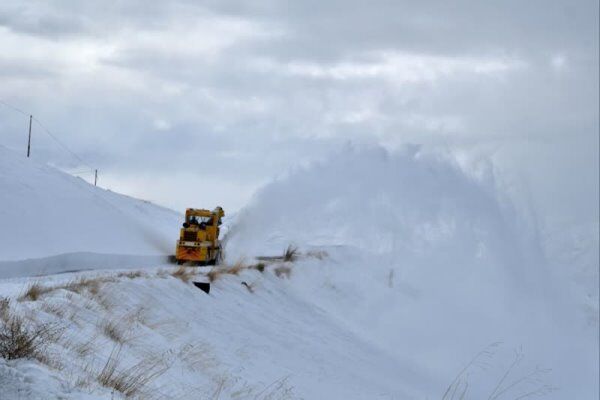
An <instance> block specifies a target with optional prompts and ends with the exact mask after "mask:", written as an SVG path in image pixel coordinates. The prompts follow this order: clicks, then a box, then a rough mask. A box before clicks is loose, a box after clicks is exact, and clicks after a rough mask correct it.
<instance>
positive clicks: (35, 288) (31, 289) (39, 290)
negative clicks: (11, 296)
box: [18, 282, 56, 301]
mask: <svg viewBox="0 0 600 400" xmlns="http://www.w3.org/2000/svg"><path fill="white" fill-rule="evenodd" d="M55 289H56V288H55V287H50V286H43V285H41V284H39V283H38V282H34V283H32V284H30V285H29V286H28V287H27V289H26V290H25V293H23V294H22V295H21V296H19V298H18V300H19V301H26V300H31V301H36V300H38V299H39V298H40V297H42V296H43V295H44V294H46V293H49V292H51V291H53V290H55Z"/></svg>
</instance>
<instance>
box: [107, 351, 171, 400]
mask: <svg viewBox="0 0 600 400" xmlns="http://www.w3.org/2000/svg"><path fill="white" fill-rule="evenodd" d="M120 353H121V346H115V347H114V348H113V350H112V352H111V353H110V356H109V357H108V359H107V361H106V363H105V364H104V367H103V368H102V370H101V371H100V372H99V373H98V374H97V377H96V379H97V380H98V382H99V383H100V384H101V385H102V386H104V387H107V388H109V389H114V390H116V391H118V392H120V393H122V394H123V395H124V396H125V397H140V398H148V397H149V396H150V395H151V391H150V388H149V383H150V382H151V381H152V380H154V379H156V378H157V377H159V376H160V375H162V374H164V373H165V372H166V371H167V370H168V369H169V366H168V365H167V364H165V363H164V362H163V361H162V360H161V359H160V358H152V359H144V360H141V361H140V362H138V363H137V364H135V365H133V366H132V367H129V368H125V369H123V368H120V364H121V358H120Z"/></svg>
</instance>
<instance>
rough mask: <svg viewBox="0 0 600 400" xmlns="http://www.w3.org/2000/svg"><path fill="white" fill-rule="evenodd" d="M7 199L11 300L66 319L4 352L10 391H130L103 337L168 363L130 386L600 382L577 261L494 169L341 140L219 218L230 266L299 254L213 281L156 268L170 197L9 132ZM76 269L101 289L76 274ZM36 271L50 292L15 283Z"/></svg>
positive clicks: (173, 223)
mask: <svg viewBox="0 0 600 400" xmlns="http://www.w3.org/2000/svg"><path fill="white" fill-rule="evenodd" d="M0 206H2V207H1V211H0V212H2V214H0V217H1V219H0V221H1V222H2V225H1V226H0V260H4V261H3V262H0V276H2V277H4V279H3V280H0V296H3V297H7V298H9V299H10V311H11V313H13V314H16V315H21V316H27V321H28V323H31V324H36V323H38V324H39V323H44V322H46V323H52V324H57V325H58V326H61V327H62V328H63V329H64V334H63V336H62V337H61V338H60V339H59V340H57V341H56V342H55V343H50V344H48V346H47V347H48V348H47V351H48V353H49V354H50V358H51V359H52V360H53V361H54V362H53V363H50V365H45V364H43V363H40V362H38V361H34V360H11V361H3V360H0V386H1V387H2V391H1V393H0V398H2V399H4V398H7V399H20V398H32V399H47V398H65V399H112V398H120V397H122V395H121V394H120V393H119V392H116V391H113V390H111V389H110V388H106V387H103V386H102V385H101V384H100V383H99V382H98V380H97V379H96V377H97V374H98V371H99V370H101V369H102V367H103V366H104V365H105V364H106V361H107V359H108V358H109V356H110V355H111V352H112V354H113V356H115V355H116V358H118V360H119V365H118V367H119V368H118V369H119V370H121V371H123V370H126V369H127V368H128V367H131V366H133V365H136V364H138V365H141V366H143V368H146V369H152V368H154V369H158V370H160V372H161V374H157V375H156V376H155V377H154V379H152V380H151V381H150V382H149V383H148V385H146V387H144V391H143V392H142V393H138V394H137V397H139V398H167V399H196V398H208V399H214V398H219V399H299V398H304V399H442V398H443V397H444V391H445V390H446V389H447V387H448V386H449V385H451V384H452V382H453V381H454V382H456V385H454V386H453V388H456V391H455V392H454V391H453V392H451V393H450V394H449V396H451V395H454V396H455V397H454V398H456V399H457V398H460V395H461V393H463V392H464V393H465V396H464V399H481V398H495V399H499V400H502V399H514V398H518V397H519V396H523V395H525V394H527V393H530V392H535V391H536V390H538V389H541V391H539V392H538V393H537V394H539V395H540V396H539V397H543V398H549V399H596V398H598V379H597V377H598V358H597V354H598V344H597V335H598V321H597V308H596V314H594V312H593V310H592V311H591V312H590V311H589V310H587V311H585V310H584V309H583V308H582V307H581V298H580V297H577V296H576V295H574V291H573V288H574V287H575V288H578V287H580V286H578V285H579V283H578V282H577V279H582V278H581V274H578V273H573V274H565V273H562V272H561V271H558V270H557V268H559V267H560V265H561V263H563V262H565V260H571V259H572V257H571V258H569V257H568V256H564V255H563V256H560V255H552V254H551V252H547V251H544V250H545V244H546V243H544V242H541V240H540V239H539V235H538V234H537V232H536V231H535V229H534V228H533V227H530V226H529V225H528V224H526V223H524V222H522V221H521V219H520V218H519V215H518V214H517V212H516V211H515V210H514V209H513V207H512V206H511V205H510V202H509V201H508V200H507V199H505V198H504V197H503V196H502V195H501V193H500V192H499V190H498V188H497V185H496V182H495V181H494V177H493V174H491V173H488V174H483V175H479V176H478V177H473V176H471V175H468V174H465V173H464V172H463V170H462V169H461V168H460V167H459V166H458V165H456V164H455V163H454V162H453V161H452V160H450V159H448V158H447V157H440V156H433V155H425V154H423V153H422V152H420V150H419V149H418V148H407V149H404V150H403V151H400V152H396V153H389V152H387V151H385V150H382V149H379V148H370V149H360V150H353V149H344V150H342V151H340V153H338V154H336V155H334V156H333V157H332V158H331V159H329V160H327V161H323V162H321V163H318V164H315V165H312V166H310V167H307V168H303V169H298V170H296V171H293V172H290V173H289V174H287V175H286V176H284V177H282V178H280V179H278V180H276V181H275V182H273V183H271V184H269V185H267V186H266V187H264V188H263V189H262V190H261V191H260V192H259V193H258V194H257V195H256V196H255V198H254V199H253V201H252V202H251V204H249V205H248V206H247V207H246V208H245V209H244V210H242V211H241V212H240V213H239V214H238V215H237V216H236V218H235V220H234V221H231V220H230V221H229V222H228V223H227V225H228V226H226V228H227V229H225V230H224V231H227V234H226V237H225V238H224V242H225V244H226V256H227V260H226V262H227V264H229V265H231V264H232V263H234V262H235V261H237V260H245V262H246V263H247V264H252V263H254V262H255V260H254V257H256V256H264V255H279V254H281V253H282V252H283V250H284V249H285V248H286V247H287V246H288V245H289V244H294V245H296V246H298V248H299V251H300V253H301V254H300V255H299V257H298V258H297V259H296V260H295V261H294V262H287V263H286V262H275V263H273V264H269V265H267V266H266V268H265V271H264V272H262V273H261V272H259V271H257V270H254V269H247V270H242V271H241V272H240V273H239V274H238V275H223V276H222V277H220V278H219V279H217V280H216V281H215V282H213V284H212V287H211V292H210V294H205V293H203V292H202V291H200V290H198V289H197V288H195V287H194V286H193V285H192V284H191V283H190V282H187V283H186V282H182V281H181V280H179V279H177V278H175V277H173V276H172V275H171V274H172V273H173V272H174V271H175V268H174V267H170V266H165V265H162V264H164V258H163V257H164V256H166V255H168V254H170V253H171V252H172V245H173V244H174V240H175V238H176V237H177V229H178V227H179V223H180V218H181V217H180V215H179V214H177V213H175V212H171V211H169V210H165V209H163V208H160V207H157V206H155V205H152V204H149V203H147V202H142V201H139V200H136V199H131V198H129V197H126V196H121V195H117V194H115V193H111V192H107V191H104V190H102V189H99V188H94V187H92V186H90V185H88V184H87V183H85V182H83V181H81V180H79V179H76V178H72V177H70V176H68V175H66V174H63V173H61V172H59V171H57V170H55V169H53V168H50V167H47V166H43V165H39V164H36V163H35V162H33V161H32V160H27V159H24V158H21V157H18V156H16V155H14V154H12V153H11V152H9V151H8V150H6V149H3V148H1V147H0ZM198 206H204V205H198ZM226 211H227V210H226ZM33 226H34V227H36V228H35V229H32V228H31V227H33ZM38 227H39V228H40V230H42V232H43V234H41V235H40V234H39V233H40V231H39V230H38V229H37V228H38ZM90 229H91V232H90V233H89V236H86V235H82V234H81V233H82V232H86V231H88V230H90ZM32 235H37V238H32ZM584 235H585V234H584ZM596 236H597V228H596ZM586 237H587V238H588V241H589V243H590V244H588V245H587V247H586V248H587V249H588V250H586V251H585V254H592V252H590V251H589V248H593V247H594V246H596V248H597V239H595V238H594V236H593V231H592V234H591V236H589V235H588V236H586ZM590 237H591V239H590ZM42 238H43V239H42ZM45 240H47V241H48V243H46V242H45ZM561 243H562V242H561ZM578 243H580V242H578ZM594 243H595V244H594ZM38 244H39V246H38ZM563 244H564V243H563ZM555 248H557V247H555ZM549 254H550V255H552V256H553V257H554V259H551V260H548V258H547V257H548V255H549ZM561 254H562V253H561ZM561 257H562V258H561ZM23 259H30V260H27V261H23ZM32 259H34V260H32ZM590 262H591V264H593V258H592V261H590V258H589V257H587V258H586V266H585V267H584V268H583V270H584V271H586V274H587V275H586V276H594V275H595V276H596V277H597V265H596V266H594V265H591V266H590V265H588V264H590ZM141 267H144V269H143V273H141V274H127V273H126V271H125V270H120V269H119V268H128V269H129V270H128V271H131V270H130V268H134V269H135V270H137V269H139V268H141ZM92 268H94V269H96V271H83V272H68V271H74V270H84V269H92ZM288 268H289V271H290V272H289V276H287V274H286V273H285V271H286V269H288ZM107 269H113V270H112V271H107ZM114 269H117V270H114ZM15 270H18V272H15ZM206 271H207V269H202V270H199V271H198V275H197V276H195V277H194V278H193V280H196V281H206V280H208V277H207V276H205V275H204V274H205V273H206ZM276 271H279V274H276V273H275V272H276ZM281 271H284V273H283V274H281ZM52 272H63V273H61V274H58V275H48V274H49V273H52ZM40 274H45V275H46V276H44V277H43V278H42V277H34V278H32V277H31V276H33V275H40ZM278 275H279V276H278ZM82 278H88V279H97V280H98V282H99V283H98V287H97V288H96V289H94V288H95V286H94V285H89V286H85V287H83V289H80V290H74V289H73V288H72V287H69V285H68V283H69V282H74V281H76V280H78V279H82ZM571 278H572V279H573V280H572V281H564V280H565V279H571ZM32 282H38V283H41V284H43V285H44V286H45V287H52V288H54V289H53V290H51V291H48V292H47V293H45V294H43V295H42V296H41V297H40V299H38V300H36V301H33V300H30V299H22V298H21V299H19V297H20V296H21V295H22V294H23V293H24V291H25V289H26V288H27V287H28V285H30V284H31V283H32ZM242 282H245V283H246V285H248V286H250V288H251V289H252V290H248V288H247V286H245V285H244V284H242ZM586 284H587V285H588V286H587V289H586V293H588V292H590V293H591V296H592V297H593V295H594V290H593V289H594V287H593V285H590V284H589V282H586ZM595 293H596V296H597V290H596V292H595ZM588 297H589V296H588ZM586 304H587V305H588V306H589V303H586ZM590 315H591V317H590ZM594 316H595V319H594ZM114 321H118V322H119V323H118V324H117V325H118V326H119V331H120V332H121V333H122V336H123V337H124V338H125V340H123V343H122V344H119V343H117V342H116V341H115V340H114V338H110V335H108V333H107V329H106V325H107V323H108V322H114ZM1 323H2V322H0V324H1ZM500 342H501V343H500ZM482 351H483V354H481V355H479V356H477V354H478V353H480V352H482ZM515 354H517V355H518V356H517V360H518V362H517V363H515V364H514V367H512V368H511V367H510V366H511V363H513V361H514V360H515ZM472 359H474V362H473V363H472V364H471V365H469V361H470V360H472ZM466 365H469V366H468V368H466V369H465V371H464V373H461V369H462V368H463V367H465V366H466ZM143 368H142V369H143ZM550 369H551V370H550ZM506 371H509V374H508V376H507V377H506V378H505V379H504V380H503V379H502V376H503V375H504V374H505V372H506ZM521 378H523V379H521ZM513 382H517V383H516V384H515V385H512V386H511V384H512V383H513ZM505 389H506V390H505ZM453 390H454V389H453ZM494 396H496V397H494ZM446 398H450V397H448V396H447V397H446Z"/></svg>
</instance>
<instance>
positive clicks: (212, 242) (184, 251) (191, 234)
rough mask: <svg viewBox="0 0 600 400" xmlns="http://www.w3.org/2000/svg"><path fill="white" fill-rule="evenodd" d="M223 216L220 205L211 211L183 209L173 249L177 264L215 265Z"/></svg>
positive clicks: (218, 256)
mask: <svg viewBox="0 0 600 400" xmlns="http://www.w3.org/2000/svg"><path fill="white" fill-rule="evenodd" d="M223 216H225V212H224V211H223V209H222V208H221V207H217V208H215V209H214V210H213V211H210V210H204V209H198V208H188V209H187V210H186V211H185V222H184V223H183V227H182V228H181V231H180V233H179V240H178V241H177V249H176V251H175V259H176V260H177V264H184V263H187V262H189V263H192V264H194V265H215V264H216V263H217V262H218V261H219V260H220V258H221V243H220V242H219V226H220V225H221V218H222V217H223Z"/></svg>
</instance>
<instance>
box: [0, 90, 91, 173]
mask: <svg viewBox="0 0 600 400" xmlns="http://www.w3.org/2000/svg"><path fill="white" fill-rule="evenodd" d="M0 104H2V105H4V106H5V107H8V108H9V109H11V110H13V111H15V112H18V113H19V114H23V115H24V116H26V117H29V118H30V121H29V123H30V126H29V135H30V137H31V120H33V121H35V122H36V123H37V124H38V125H39V126H40V128H42V130H43V131H44V132H45V133H46V134H47V135H48V136H50V137H51V138H52V139H53V140H54V141H55V142H56V143H57V144H58V145H59V146H60V147H62V149H63V150H65V151H66V152H68V153H69V154H71V155H72V156H73V157H75V158H76V159H77V160H78V161H79V162H80V163H81V164H82V165H84V166H86V167H88V168H89V171H82V172H79V173H83V172H87V173H95V174H96V179H97V174H98V170H97V169H95V168H94V167H92V166H91V165H90V164H88V163H87V162H86V161H84V160H83V158H81V157H80V156H79V155H77V154H76V153H75V152H74V151H72V150H71V149H70V148H69V147H68V146H67V145H66V144H65V143H63V142H62V141H61V140H59V139H58V138H57V137H56V135H54V134H53V133H52V132H51V131H50V129H48V128H47V127H46V126H45V125H44V124H43V123H42V121H40V120H39V119H37V118H36V117H34V116H33V114H29V113H26V112H25V111H23V110H21V109H20V108H18V107H15V106H13V105H11V104H9V103H7V102H6V101H4V100H2V99H0ZM28 146H29V145H28ZM27 156H28V157H29V149H28V150H27Z"/></svg>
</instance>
